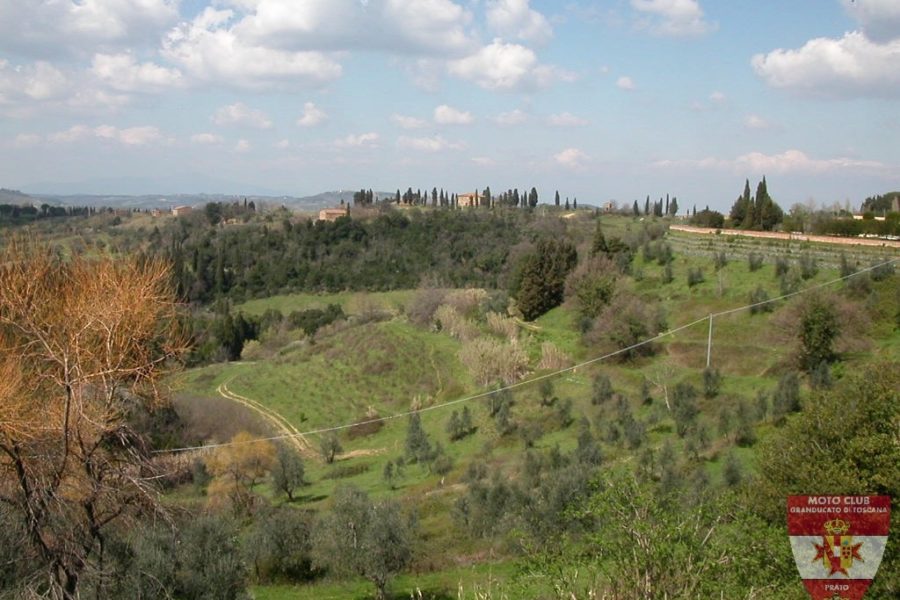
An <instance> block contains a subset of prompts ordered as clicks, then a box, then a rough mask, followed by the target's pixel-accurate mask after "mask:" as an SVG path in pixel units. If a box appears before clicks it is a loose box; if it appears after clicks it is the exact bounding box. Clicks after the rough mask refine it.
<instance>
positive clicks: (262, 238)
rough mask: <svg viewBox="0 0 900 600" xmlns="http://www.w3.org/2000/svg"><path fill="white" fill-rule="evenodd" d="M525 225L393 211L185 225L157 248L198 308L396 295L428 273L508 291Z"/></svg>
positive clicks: (448, 281)
mask: <svg viewBox="0 0 900 600" xmlns="http://www.w3.org/2000/svg"><path fill="white" fill-rule="evenodd" d="M521 236H522V228H521V227H516V226H511V225H510V221H509V219H508V218H506V217H505V216H502V215H497V214H493V213H474V212H465V213H457V212H449V211H447V212H445V211H434V212H427V213H423V214H419V215H415V216H407V215H402V214H399V213H396V212H391V211H388V212H386V213H384V214H382V215H379V216H377V217H375V218H374V219H370V220H354V219H350V218H340V219H338V220H336V221H334V222H326V221H318V222H311V221H303V222H299V223H294V222H292V221H290V220H288V219H285V220H284V221H283V222H282V223H281V224H280V225H272V224H268V223H261V222H251V223H247V224H244V225H241V226H238V227H229V228H217V227H210V226H209V223H208V222H206V223H205V222H203V221H200V220H198V219H179V220H178V221H177V222H176V223H175V224H174V225H172V226H171V227H170V228H169V229H168V230H166V231H164V232H163V239H165V240H166V242H164V243H161V244H160V245H159V246H160V247H159V248H158V249H157V251H158V252H160V253H162V254H163V255H164V256H165V257H166V258H167V259H168V260H170V261H171V264H172V265H173V277H174V280H175V283H176V286H177V291H178V294H179V295H180V296H181V297H182V298H183V299H185V300H188V301H190V302H199V303H208V302H211V301H212V300H214V299H215V298H220V297H227V298H231V299H233V300H234V301H238V302H239V301H242V300H244V299H247V298H253V297H265V296H270V295H273V294H276V293H284V292H295V291H312V292H317V291H341V290H368V291H379V290H390V289H401V288H404V289H409V288H415V287H417V286H418V285H419V284H420V283H421V281H422V279H423V278H424V277H426V276H427V277H430V278H432V279H433V280H435V281H436V283H440V284H442V285H444V286H446V287H467V286H478V287H486V288H498V287H503V285H502V284H503V279H504V277H505V274H506V272H507V257H508V254H509V249H510V248H511V247H512V246H514V245H515V244H516V243H518V242H519V240H520V238H521Z"/></svg>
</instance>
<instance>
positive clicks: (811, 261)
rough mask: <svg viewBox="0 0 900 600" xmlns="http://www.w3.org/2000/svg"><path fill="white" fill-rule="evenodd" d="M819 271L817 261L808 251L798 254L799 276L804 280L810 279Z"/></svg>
mask: <svg viewBox="0 0 900 600" xmlns="http://www.w3.org/2000/svg"><path fill="white" fill-rule="evenodd" d="M818 273H819V261H817V260H816V259H815V257H813V256H811V255H810V254H809V253H808V252H804V253H803V254H801V255H800V277H802V278H803V279H804V281H805V280H807V279H812V278H813V277H815V276H816V275H818Z"/></svg>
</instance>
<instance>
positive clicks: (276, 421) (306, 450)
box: [216, 383, 318, 457]
mask: <svg viewBox="0 0 900 600" xmlns="http://www.w3.org/2000/svg"><path fill="white" fill-rule="evenodd" d="M216 391H217V392H218V393H219V395H220V396H222V397H223V398H226V399H228V400H231V401H233V402H237V403H238V404H242V405H244V406H246V407H247V408H249V409H251V410H253V411H255V412H256V413H257V414H259V415H260V416H262V417H263V418H264V419H265V420H266V421H268V422H269V423H270V424H271V425H272V426H273V427H274V428H275V430H276V431H277V432H278V435H284V436H285V441H286V442H287V443H289V444H291V445H293V446H294V448H296V450H297V452H299V453H300V454H301V455H302V456H310V457H318V455H317V454H316V452H315V451H314V450H313V447H312V445H311V444H310V443H309V440H308V439H307V438H306V437H305V436H304V435H303V434H302V433H300V430H299V429H297V428H296V427H294V426H293V425H291V423H290V421H288V420H287V419H285V418H284V417H282V416H281V415H280V414H278V413H277V412H275V411H274V410H272V409H271V408H268V407H266V406H264V405H263V404H261V403H259V402H257V401H256V400H253V399H252V398H247V397H246V396H241V395H240V394H235V393H234V392H232V391H231V390H229V389H228V386H227V385H226V384H224V383H223V384H222V385H220V386H219V387H218V388H216Z"/></svg>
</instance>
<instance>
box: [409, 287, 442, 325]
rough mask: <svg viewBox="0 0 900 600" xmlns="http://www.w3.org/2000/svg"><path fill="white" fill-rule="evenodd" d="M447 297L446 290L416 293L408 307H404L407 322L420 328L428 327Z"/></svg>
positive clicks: (426, 290)
mask: <svg viewBox="0 0 900 600" xmlns="http://www.w3.org/2000/svg"><path fill="white" fill-rule="evenodd" d="M446 297H447V290H444V289H439V288H426V289H421V290H418V291H417V292H416V295H415V296H413V299H412V300H410V302H409V306H407V307H406V314H407V316H408V317H409V320H410V321H411V322H412V323H414V324H415V325H419V326H420V327H426V326H430V325H431V324H432V323H433V322H434V313H435V311H437V309H438V307H439V306H440V305H441V304H444V299H445V298H446Z"/></svg>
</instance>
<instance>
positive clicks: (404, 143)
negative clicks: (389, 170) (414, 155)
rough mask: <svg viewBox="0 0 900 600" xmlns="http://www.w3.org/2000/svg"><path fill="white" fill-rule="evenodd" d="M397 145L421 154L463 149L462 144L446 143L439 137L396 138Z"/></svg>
mask: <svg viewBox="0 0 900 600" xmlns="http://www.w3.org/2000/svg"><path fill="white" fill-rule="evenodd" d="M397 145H398V146H399V147H401V148H407V149H409V150H418V151H422V152H440V151H441V150H460V149H462V148H464V147H465V146H464V144H462V143H458V142H457V143H454V142H448V141H447V140H445V139H444V138H442V137H441V136H439V135H438V136H434V137H415V138H414V137H406V136H400V137H399V138H397Z"/></svg>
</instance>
